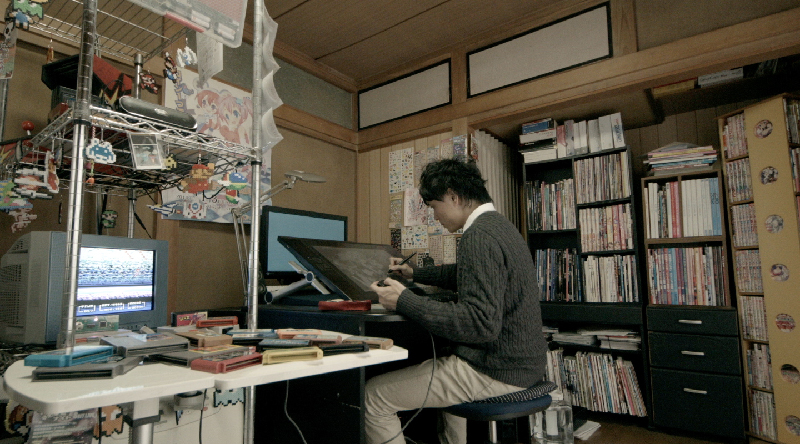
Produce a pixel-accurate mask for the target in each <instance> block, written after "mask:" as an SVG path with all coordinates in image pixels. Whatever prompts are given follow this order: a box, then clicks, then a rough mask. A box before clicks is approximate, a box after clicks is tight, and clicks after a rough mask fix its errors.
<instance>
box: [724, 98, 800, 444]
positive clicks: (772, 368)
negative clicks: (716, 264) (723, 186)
mask: <svg viewBox="0 0 800 444" xmlns="http://www.w3.org/2000/svg"><path fill="white" fill-rule="evenodd" d="M791 100H797V99H796V98H793V97H791V96H788V95H781V96H777V97H774V98H771V99H768V100H765V101H763V102H760V103H757V104H754V105H752V106H748V107H746V108H744V109H743V110H739V111H736V112H733V113H731V114H728V115H725V116H721V117H720V118H719V119H718V126H719V131H720V140H721V141H722V142H723V145H724V148H726V150H725V151H726V154H727V153H728V149H732V150H733V153H731V155H730V156H726V158H725V164H726V182H727V184H728V186H727V189H728V191H729V192H730V191H731V190H735V189H737V187H738V188H743V187H746V186H747V185H746V184H744V179H749V182H750V183H749V186H750V187H751V188H752V203H753V204H754V210H755V211H754V214H753V215H752V216H751V218H752V223H750V224H748V225H751V226H752V229H755V231H756V234H757V244H756V245H748V246H746V247H742V248H741V249H737V251H736V252H737V253H738V252H740V251H747V250H749V251H751V252H753V253H754V254H757V255H758V259H759V263H758V265H759V267H760V273H759V275H758V278H760V284H761V286H762V289H763V291H761V292H758V291H752V289H750V290H744V291H742V288H741V287H742V286H743V285H744V284H749V281H748V279H752V278H753V276H752V275H748V276H747V277H746V278H743V277H742V276H740V275H739V274H740V273H743V272H744V270H745V269H746V267H741V266H739V264H737V266H735V267H734V269H735V271H736V279H735V282H736V288H737V295H738V296H737V299H738V301H739V302H740V303H739V304H738V305H739V306H738V309H739V313H740V319H741V321H742V322H741V349H742V353H743V355H744V356H745V359H743V369H744V374H745V381H748V387H747V399H748V403H747V410H748V424H749V426H750V430H749V432H748V435H749V436H751V437H755V438H757V439H759V440H763V441H766V442H772V443H780V444H792V443H794V444H797V443H800V403H799V402H798V399H800V387H799V385H800V384H798V382H800V374H798V373H797V371H796V369H797V368H798V367H800V352H798V348H797V344H798V343H800V341H798V334H800V332H798V330H797V329H795V328H793V325H794V323H793V322H794V321H793V320H796V319H799V318H800V301H798V298H797V288H798V287H797V283H796V281H797V279H798V276H800V274H798V273H800V233H799V232H798V216H797V204H796V196H797V189H796V185H795V179H796V170H794V171H793V165H792V155H791V149H792V148H793V147H794V145H793V144H792V143H790V134H791V126H792V125H795V129H796V122H797V118H798V116H797V114H795V115H794V116H793V117H792V116H790V115H789V113H788V112H787V110H788V109H789V108H788V107H787V103H788V102H789V101H791ZM792 119H794V122H792V121H791V120H792ZM735 122H740V123H738V124H734V123H735ZM795 137H796V134H795ZM737 146H738V147H740V149H738V150H737V149H736V147H737ZM741 148H743V149H744V151H745V152H741V151H742V149H741ZM739 159H747V160H748V161H749V173H750V174H749V178H743V177H741V176H740V175H737V174H736V171H734V169H729V168H727V166H728V165H729V164H730V163H732V162H733V161H734V160H739ZM740 203H741V202H733V203H731V204H729V206H728V207H729V215H730V214H732V211H733V210H732V209H733V207H734V206H735V205H737V204H740ZM745 226H747V225H745ZM731 229H732V230H734V233H733V234H734V235H736V234H737V233H736V232H735V230H736V228H735V227H733V225H731ZM739 229H740V230H741V229H742V227H739ZM754 247H757V249H755V248H754ZM756 309H757V310H756ZM754 324H756V325H754ZM761 324H763V325H761ZM754 332H755V333H757V334H754ZM762 350H763V351H762ZM759 354H760V355H766V358H764V357H761V358H760V360H756V359H758V358H756V355H759ZM764 359H767V362H766V364H767V365H765V362H764ZM792 369H794V372H792V371H791V370H792ZM765 372H766V373H765ZM751 375H752V377H751ZM751 379H755V380H758V381H760V382H759V383H753V382H751V381H750V380H751Z"/></svg>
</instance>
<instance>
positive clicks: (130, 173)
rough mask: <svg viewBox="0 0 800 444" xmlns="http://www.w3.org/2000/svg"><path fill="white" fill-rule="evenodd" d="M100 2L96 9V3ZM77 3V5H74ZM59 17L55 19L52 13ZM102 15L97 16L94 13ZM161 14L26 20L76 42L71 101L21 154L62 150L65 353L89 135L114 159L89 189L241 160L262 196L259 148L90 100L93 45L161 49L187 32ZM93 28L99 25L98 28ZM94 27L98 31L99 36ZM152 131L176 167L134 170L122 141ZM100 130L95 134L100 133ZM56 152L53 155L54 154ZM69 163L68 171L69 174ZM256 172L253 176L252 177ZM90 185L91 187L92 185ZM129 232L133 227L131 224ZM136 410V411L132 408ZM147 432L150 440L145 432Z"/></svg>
mask: <svg viewBox="0 0 800 444" xmlns="http://www.w3.org/2000/svg"><path fill="white" fill-rule="evenodd" d="M253 2H254V8H253V11H254V12H253V29H254V30H255V32H254V33H253V85H254V87H253V91H252V99H253V115H254V116H261V115H262V103H261V96H262V93H261V88H260V85H261V79H262V48H261V47H262V42H263V38H262V34H261V32H262V31H261V30H262V22H263V20H264V14H265V8H264V2H263V0H253ZM98 3H99V4H101V5H102V10H101V9H99V8H98ZM75 4H79V5H82V9H81V8H75V6H76V5H75ZM56 16H58V18H56ZM98 16H100V17H98ZM162 20H163V18H162V17H161V16H159V15H158V14H154V13H151V12H149V11H147V10H145V9H143V8H140V7H138V6H135V5H132V4H131V3H129V2H122V1H119V0H82V1H81V0H54V1H52V2H50V3H49V4H48V5H47V6H46V8H45V17H44V18H43V19H42V20H40V21H39V22H38V23H34V24H31V26H30V29H31V30H33V31H34V32H36V31H38V32H39V33H41V34H43V35H46V36H51V37H55V38H60V39H62V40H68V41H72V42H76V43H79V45H80V46H79V49H80V56H79V62H78V81H77V86H76V91H77V97H76V102H75V106H74V108H72V109H71V110H69V111H68V112H67V113H64V114H63V115H61V116H60V117H59V118H57V119H55V120H54V121H53V122H51V123H50V124H49V125H48V126H47V127H46V128H45V129H44V130H43V131H42V132H40V133H39V134H37V135H36V136H34V137H33V138H32V140H31V144H30V145H28V146H27V149H29V150H30V151H29V152H27V153H25V155H23V156H22V157H21V158H20V159H27V161H28V162H30V163H29V165H34V164H35V165H36V166H38V167H41V166H42V165H41V162H42V161H43V159H44V152H43V151H42V150H41V148H39V147H44V148H47V149H52V150H53V152H54V153H56V152H57V150H60V153H61V156H60V159H59V160H60V162H61V166H62V169H61V171H60V172H59V175H60V176H61V177H62V178H63V179H64V181H63V182H62V183H64V184H65V185H64V186H65V187H67V188H68V190H69V206H68V213H67V230H66V234H67V255H66V256H67V257H66V270H65V282H64V293H63V302H62V322H61V334H60V335H59V339H58V347H59V348H61V349H64V352H65V353H71V352H72V349H73V347H74V344H75V332H74V320H75V319H74V316H75V301H76V297H77V282H78V276H77V274H78V253H79V251H80V244H81V224H82V221H81V219H82V213H83V212H82V209H83V204H84V202H83V195H84V192H85V191H93V190H92V189H89V188H88V187H87V184H85V173H86V171H85V162H86V158H85V155H84V150H85V148H86V146H87V142H88V140H89V138H90V137H97V138H98V139H103V140H105V141H108V142H109V143H112V147H114V150H115V153H116V154H118V156H119V157H118V159H119V161H118V162H117V163H115V164H114V165H109V166H108V168H103V170H104V171H103V172H99V173H98V171H97V170H96V171H95V183H94V184H93V185H92V187H93V188H95V189H100V188H102V189H108V190H113V191H119V192H125V193H127V194H128V195H129V196H130V197H132V196H134V195H136V194H137V193H138V194H146V193H149V192H152V191H154V190H160V189H166V188H170V187H172V186H175V185H176V183H177V181H179V180H180V179H181V178H182V177H185V176H186V175H187V174H188V171H189V169H190V168H191V165H193V164H196V163H198V161H199V160H201V159H202V161H203V162H209V161H212V162H216V163H215V169H216V171H224V170H231V169H233V168H234V167H236V166H240V165H242V164H245V163H247V162H250V165H251V183H250V187H251V193H252V194H251V195H252V196H261V181H260V180H259V178H260V177H261V165H262V157H263V156H262V152H261V150H260V149H259V147H254V148H247V147H244V146H241V145H236V144H232V143H229V142H226V141H224V140H220V139H217V138H212V137H208V136H205V135H203V134H197V133H196V132H194V131H186V130H182V129H179V128H175V127H172V126H169V125H166V124H164V123H160V122H157V121H152V120H148V119H142V118H138V117H133V116H130V115H127V114H121V113H117V112H114V111H110V110H106V109H102V108H96V107H92V106H91V83H92V76H93V70H92V63H93V55H95V54H96V53H97V52H99V50H101V49H102V50H103V51H105V52H106V53H108V54H113V55H115V56H117V57H119V58H121V59H122V60H126V61H128V60H134V58H135V57H136V56H137V55H139V54H147V56H145V57H144V59H145V60H147V58H151V57H154V56H157V55H160V54H161V53H162V52H163V51H164V49H165V48H166V47H168V46H169V45H170V44H171V43H172V42H174V41H175V40H177V39H178V38H180V37H181V36H183V35H185V33H186V30H185V29H183V28H181V27H178V26H175V27H169V28H170V29H175V30H176V32H175V33H174V34H172V35H171V36H170V37H166V36H164V35H163V32H164V31H163V29H164V28H167V27H166V26H164V23H163V22H162ZM98 28H99V29H98ZM98 31H99V33H100V34H102V35H104V36H105V37H103V36H102V35H98ZM261 130H262V129H261V119H260V118H254V119H253V129H252V134H251V136H252V138H251V140H254V141H260V140H261ZM129 131H133V132H155V133H158V134H159V135H160V136H161V138H162V141H164V142H165V147H166V149H165V154H166V155H169V154H172V155H174V157H175V160H176V166H175V168H174V169H171V170H148V171H142V170H136V169H134V168H133V165H132V163H131V161H130V150H129V149H128V148H127V132H129ZM98 136H99V137H98ZM57 157H58V156H57ZM67 168H68V172H69V174H67ZM253 178H255V179H253ZM94 191H96V190H94ZM260 213H261V206H260V205H255V206H253V209H252V219H251V224H250V229H251V236H250V244H251V245H250V252H251V255H250V258H248V269H249V281H248V286H247V287H248V288H247V292H248V296H247V309H248V313H247V327H248V328H257V326H258V279H257V270H258V256H259V237H260V227H259V225H260ZM129 232H131V230H130V229H129ZM246 397H247V403H246V409H245V418H244V420H245V427H244V442H245V443H252V442H253V438H254V433H253V432H254V430H253V424H254V416H255V388H254V387H247V389H246ZM134 413H135V412H134ZM133 430H134V432H132V433H133V435H132V436H131V437H132V442H148V441H152V433H153V429H152V424H149V427H148V426H144V427H134V428H133ZM148 438H149V439H148Z"/></svg>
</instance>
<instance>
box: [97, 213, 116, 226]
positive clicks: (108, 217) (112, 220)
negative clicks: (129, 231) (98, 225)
mask: <svg viewBox="0 0 800 444" xmlns="http://www.w3.org/2000/svg"><path fill="white" fill-rule="evenodd" d="M117 216H119V215H118V214H117V212H116V211H114V210H105V211H103V214H102V215H101V216H100V217H101V219H102V221H103V227H104V228H114V227H116V226H117Z"/></svg>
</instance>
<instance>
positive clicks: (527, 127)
mask: <svg viewBox="0 0 800 444" xmlns="http://www.w3.org/2000/svg"><path fill="white" fill-rule="evenodd" d="M519 144H520V148H519V152H520V153H522V157H523V159H524V160H525V163H533V162H541V161H543V160H552V159H556V158H558V153H557V149H558V140H557V130H556V121H555V120H553V119H552V118H550V117H547V118H544V119H538V120H534V121H532V122H528V123H525V124H523V125H522V134H520V136H519Z"/></svg>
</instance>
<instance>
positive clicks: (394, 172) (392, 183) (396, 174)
mask: <svg viewBox="0 0 800 444" xmlns="http://www.w3.org/2000/svg"><path fill="white" fill-rule="evenodd" d="M413 187H414V148H404V149H402V150H396V151H392V152H390V153H389V193H401V192H403V191H405V190H406V189H407V188H413Z"/></svg>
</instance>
